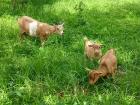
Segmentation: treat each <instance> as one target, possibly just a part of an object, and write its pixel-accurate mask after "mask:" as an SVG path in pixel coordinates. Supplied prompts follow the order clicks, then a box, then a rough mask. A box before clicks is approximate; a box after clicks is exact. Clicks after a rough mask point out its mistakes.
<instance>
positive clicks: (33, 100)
mask: <svg viewBox="0 0 140 105" xmlns="http://www.w3.org/2000/svg"><path fill="white" fill-rule="evenodd" d="M22 15H28V16H31V17H33V18H35V19H38V20H40V21H42V22H47V23H49V24H58V23H62V22H64V23H65V24H64V27H65V30H64V36H63V37H61V36H57V35H56V34H55V35H53V36H51V37H50V38H49V39H48V40H47V41H46V43H45V47H44V48H41V47H40V41H39V40H38V38H30V37H27V38H26V39H25V40H24V41H22V42H20V40H19V28H18V25H17V19H18V18H19V17H20V16H22ZM139 30H140V2H139V0H84V1H83V0H82V2H81V0H50V1H48V0H46V1H45V0H44V1H42V2H41V0H40V1H38V0H29V1H28V2H27V4H26V3H25V4H23V5H21V4H18V5H17V7H16V8H15V9H14V10H12V7H11V4H10V0H3V1H1V2H0V71H1V72H0V105H45V104H46V105H48V104H49V105H56V104H58V105H64V104H68V105H89V104H93V105H100V104H102V105H139V103H140V101H139V100H140V92H139V90H140V89H139V87H140V84H139V81H140V73H139V70H140V66H139V65H140V64H139V62H140V59H139V55H140V54H139V51H140V48H139V46H140V38H139V35H140V31H139ZM84 36H87V37H89V38H90V39H92V40H94V41H96V42H98V43H102V44H103V46H102V50H103V53H105V52H106V51H107V50H108V49H110V48H114V49H115V50H116V54H117V58H118V70H119V71H120V72H122V74H117V75H116V76H115V80H112V79H111V78H109V79H101V80H99V81H98V82H97V83H96V84H95V85H94V86H90V85H89V84H88V78H87V74H88V72H87V71H85V69H84V68H85V64H86V66H87V67H89V68H91V69H92V68H96V67H98V61H97V62H96V61H95V62H94V63H93V62H91V61H88V60H87V62H86V63H85V62H84V61H85V60H84V55H83V53H84V52H83V49H84V46H83V45H84V43H83V37H84Z"/></svg>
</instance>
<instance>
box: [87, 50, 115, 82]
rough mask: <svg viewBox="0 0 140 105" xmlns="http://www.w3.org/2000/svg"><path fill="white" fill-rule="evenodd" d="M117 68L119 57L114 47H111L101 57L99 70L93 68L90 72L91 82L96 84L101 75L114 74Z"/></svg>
mask: <svg viewBox="0 0 140 105" xmlns="http://www.w3.org/2000/svg"><path fill="white" fill-rule="evenodd" d="M116 69H117V58H116V55H115V51H114V49H110V50H109V51H107V52H106V54H105V55H104V56H103V57H102V58H101V62H100V65H99V68H98V70H92V71H91V72H90V73H89V84H94V83H95V82H96V81H97V80H98V79H99V78H100V77H104V76H107V77H108V76H109V75H112V76H114V74H115V71H116Z"/></svg>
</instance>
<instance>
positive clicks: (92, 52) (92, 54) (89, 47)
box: [84, 37, 102, 60]
mask: <svg viewBox="0 0 140 105" xmlns="http://www.w3.org/2000/svg"><path fill="white" fill-rule="evenodd" d="M84 44H85V51H84V54H85V56H87V57H88V58H89V59H91V60H92V59H99V58H100V57H101V55H102V52H101V45H100V44H97V43H94V42H93V41H91V40H89V39H88V38H87V37H85V38H84Z"/></svg>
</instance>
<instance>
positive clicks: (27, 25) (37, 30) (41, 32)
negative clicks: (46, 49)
mask: <svg viewBox="0 0 140 105" xmlns="http://www.w3.org/2000/svg"><path fill="white" fill-rule="evenodd" d="M18 24H19V28H20V36H21V39H22V38H23V37H24V36H25V35H26V34H28V35H29V36H32V37H39V38H40V41H41V45H42V46H43V45H44V41H45V40H47V38H48V36H50V34H52V33H58V34H60V35H63V30H64V28H63V24H61V25H49V24H47V23H42V22H39V21H37V20H35V19H33V18H31V17H28V16H22V17H21V18H19V19H18Z"/></svg>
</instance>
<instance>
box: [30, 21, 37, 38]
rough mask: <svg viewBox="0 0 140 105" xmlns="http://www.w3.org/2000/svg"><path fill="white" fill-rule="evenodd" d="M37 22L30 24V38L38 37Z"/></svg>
mask: <svg viewBox="0 0 140 105" xmlns="http://www.w3.org/2000/svg"><path fill="white" fill-rule="evenodd" d="M36 30H37V22H32V23H29V34H30V36H36Z"/></svg>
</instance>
